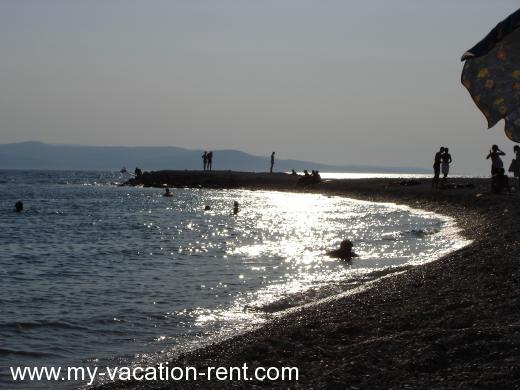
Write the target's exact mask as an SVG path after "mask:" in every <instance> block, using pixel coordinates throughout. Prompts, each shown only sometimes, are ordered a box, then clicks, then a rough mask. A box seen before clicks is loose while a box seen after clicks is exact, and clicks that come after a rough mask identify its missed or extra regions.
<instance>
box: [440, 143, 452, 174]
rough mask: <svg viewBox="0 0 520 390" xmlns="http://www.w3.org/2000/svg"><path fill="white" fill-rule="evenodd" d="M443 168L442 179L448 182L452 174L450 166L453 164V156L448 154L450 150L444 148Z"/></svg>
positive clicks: (442, 156)
mask: <svg viewBox="0 0 520 390" xmlns="http://www.w3.org/2000/svg"><path fill="white" fill-rule="evenodd" d="M441 160H442V164H441V168H442V174H443V175H444V177H443V178H442V181H443V182H444V181H446V178H447V177H448V173H449V172H450V164H451V162H452V160H451V154H449V153H448V148H444V153H443V154H442V155H441Z"/></svg>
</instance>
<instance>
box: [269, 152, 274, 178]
mask: <svg viewBox="0 0 520 390" xmlns="http://www.w3.org/2000/svg"><path fill="white" fill-rule="evenodd" d="M273 167H274V152H273V153H271V168H270V169H269V173H273Z"/></svg>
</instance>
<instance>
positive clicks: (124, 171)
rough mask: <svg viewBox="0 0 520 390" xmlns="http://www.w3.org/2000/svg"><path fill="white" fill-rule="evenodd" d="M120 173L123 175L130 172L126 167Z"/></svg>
mask: <svg viewBox="0 0 520 390" xmlns="http://www.w3.org/2000/svg"><path fill="white" fill-rule="evenodd" d="M120 172H121V173H128V171H127V170H126V167H123V168H121V171H120Z"/></svg>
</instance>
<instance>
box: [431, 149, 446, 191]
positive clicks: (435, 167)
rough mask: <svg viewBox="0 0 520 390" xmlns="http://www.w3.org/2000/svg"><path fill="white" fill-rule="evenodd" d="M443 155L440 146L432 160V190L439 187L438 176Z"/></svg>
mask: <svg viewBox="0 0 520 390" xmlns="http://www.w3.org/2000/svg"><path fill="white" fill-rule="evenodd" d="M443 153H444V147H443V146H441V148H440V150H439V151H438V152H437V153H435V157H434V159H433V180H432V188H438V187H439V175H440V174H441V161H442V154H443Z"/></svg>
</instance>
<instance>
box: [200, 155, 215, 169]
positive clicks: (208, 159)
mask: <svg viewBox="0 0 520 390" xmlns="http://www.w3.org/2000/svg"><path fill="white" fill-rule="evenodd" d="M202 164H203V168H204V171H211V168H212V165H213V152H212V151H210V152H206V151H205V152H204V153H203V154H202Z"/></svg>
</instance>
